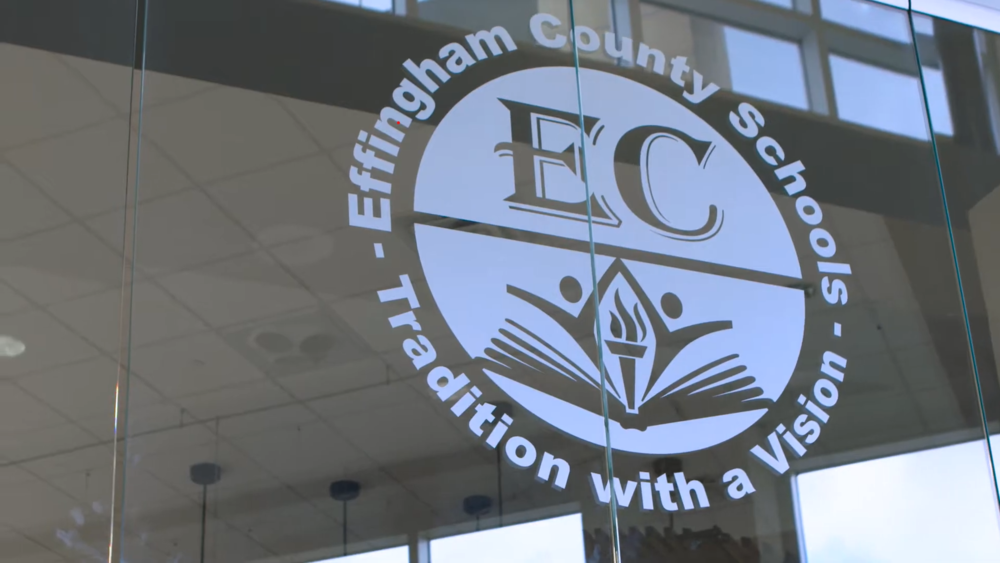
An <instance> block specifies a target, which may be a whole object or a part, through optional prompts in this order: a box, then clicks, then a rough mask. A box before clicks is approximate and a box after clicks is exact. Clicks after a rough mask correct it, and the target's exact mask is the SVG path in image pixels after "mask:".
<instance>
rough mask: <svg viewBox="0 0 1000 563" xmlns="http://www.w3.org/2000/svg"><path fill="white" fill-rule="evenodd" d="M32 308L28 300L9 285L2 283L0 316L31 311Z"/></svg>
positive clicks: (0, 289) (0, 283) (0, 288)
mask: <svg viewBox="0 0 1000 563" xmlns="http://www.w3.org/2000/svg"><path fill="white" fill-rule="evenodd" d="M31 306H32V305H31V303H29V302H28V300H27V299H25V298H24V297H21V296H20V295H19V294H18V293H17V292H16V291H14V290H13V289H12V288H11V287H10V286H9V285H7V284H5V283H3V282H0V315H6V314H8V313H16V312H17V311H22V310H24V309H30V308H31Z"/></svg>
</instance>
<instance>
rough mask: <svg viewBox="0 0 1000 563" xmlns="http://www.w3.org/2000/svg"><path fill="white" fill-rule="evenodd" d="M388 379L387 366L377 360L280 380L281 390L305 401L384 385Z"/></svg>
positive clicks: (368, 360) (360, 361)
mask: <svg viewBox="0 0 1000 563" xmlns="http://www.w3.org/2000/svg"><path fill="white" fill-rule="evenodd" d="M389 380H390V376H389V373H388V371H387V368H386V365H385V363H384V362H383V361H382V360H381V359H380V358H377V357H374V358H368V359H365V360H359V361H356V362H351V363H348V364H342V365H339V366H336V367H333V368H330V369H323V370H314V371H308V372H306V373H299V374H294V375H288V376H285V377H282V378H281V379H280V381H281V385H282V387H284V388H285V389H288V391H289V392H290V393H291V394H292V395H294V396H295V397H296V398H298V399H303V400H305V399H312V398H316V397H322V396H325V395H333V394H335V393H344V392H347V391H352V390H355V389H359V388H362V387H370V386H373V385H380V384H385V383H389Z"/></svg>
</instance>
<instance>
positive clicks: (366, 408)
mask: <svg viewBox="0 0 1000 563" xmlns="http://www.w3.org/2000/svg"><path fill="white" fill-rule="evenodd" d="M422 402H425V399H424V398H423V397H421V396H420V395H418V394H417V392H416V391H414V390H413V388H412V387H410V386H409V385H407V384H406V383H403V382H394V383H388V384H385V385H375V386H372V387H367V388H365V389H358V390H356V391H350V392H348V393H343V394H340V395H336V396H333V397H326V398H323V399H319V400H315V401H309V403H308V405H309V406H310V407H311V408H313V409H314V410H315V411H316V412H317V413H319V414H320V416H322V417H323V418H325V419H327V420H337V419H340V418H345V417H347V418H349V417H351V416H353V415H355V414H359V413H365V412H371V411H375V410H387V409H391V407H393V406H395V405H405V404H412V403H422Z"/></svg>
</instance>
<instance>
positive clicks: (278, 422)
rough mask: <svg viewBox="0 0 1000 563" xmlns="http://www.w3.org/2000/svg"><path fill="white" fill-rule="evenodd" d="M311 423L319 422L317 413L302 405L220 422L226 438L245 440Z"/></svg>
mask: <svg viewBox="0 0 1000 563" xmlns="http://www.w3.org/2000/svg"><path fill="white" fill-rule="evenodd" d="M310 422H319V419H318V418H317V417H316V414H315V413H313V412H312V411H310V410H309V409H307V408H305V407H303V406H302V405H285V406H281V407H275V408H269V409H265V410H262V411H258V412H252V413H248V414H243V415H238V416H232V417H228V418H225V419H223V420H221V421H220V422H219V433H220V434H222V435H223V436H224V437H226V438H243V437H246V436H251V435H253V434H263V433H267V432H273V431H275V430H278V429H281V428H286V429H287V428H294V427H297V426H302V425H303V424H307V423H310Z"/></svg>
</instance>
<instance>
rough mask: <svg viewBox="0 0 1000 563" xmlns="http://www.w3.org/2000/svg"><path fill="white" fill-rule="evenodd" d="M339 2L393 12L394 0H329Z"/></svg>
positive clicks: (377, 10) (329, 0)
mask: <svg viewBox="0 0 1000 563" xmlns="http://www.w3.org/2000/svg"><path fill="white" fill-rule="evenodd" d="M327 1H328V2H336V3H337V4H347V5H348V6H358V7H359V8H366V9H368V10H374V11H376V12H391V11H392V0H327Z"/></svg>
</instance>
